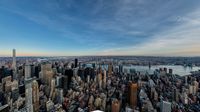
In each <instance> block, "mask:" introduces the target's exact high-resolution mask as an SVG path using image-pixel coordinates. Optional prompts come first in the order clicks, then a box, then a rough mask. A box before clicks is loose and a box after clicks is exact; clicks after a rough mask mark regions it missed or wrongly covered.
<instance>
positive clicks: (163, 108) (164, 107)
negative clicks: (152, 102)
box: [160, 101, 171, 112]
mask: <svg viewBox="0 0 200 112" xmlns="http://www.w3.org/2000/svg"><path fill="white" fill-rule="evenodd" d="M160 112H171V103H170V102H167V101H161V105H160Z"/></svg>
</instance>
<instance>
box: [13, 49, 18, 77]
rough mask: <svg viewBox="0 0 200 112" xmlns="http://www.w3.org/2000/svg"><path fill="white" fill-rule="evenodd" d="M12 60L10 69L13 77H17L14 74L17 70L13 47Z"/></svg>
mask: <svg viewBox="0 0 200 112" xmlns="http://www.w3.org/2000/svg"><path fill="white" fill-rule="evenodd" d="M12 55H13V62H12V69H13V78H14V79H17V76H16V71H17V67H16V50H15V49H13V54H12Z"/></svg>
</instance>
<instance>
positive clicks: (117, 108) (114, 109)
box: [112, 99, 120, 112]
mask: <svg viewBox="0 0 200 112" xmlns="http://www.w3.org/2000/svg"><path fill="white" fill-rule="evenodd" d="M119 111H120V102H119V100H117V99H114V100H113V101H112V112H119Z"/></svg>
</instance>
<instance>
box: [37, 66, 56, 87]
mask: <svg viewBox="0 0 200 112" xmlns="http://www.w3.org/2000/svg"><path fill="white" fill-rule="evenodd" d="M53 76H54V72H53V70H52V65H51V64H50V63H43V64H42V65H41V76H40V77H41V79H42V80H43V82H44V83H45V84H47V85H50V83H51V79H52V77H53Z"/></svg>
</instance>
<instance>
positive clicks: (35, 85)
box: [32, 80, 40, 112]
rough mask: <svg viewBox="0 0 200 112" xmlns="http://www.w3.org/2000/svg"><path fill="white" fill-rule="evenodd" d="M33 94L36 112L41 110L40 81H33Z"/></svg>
mask: <svg viewBox="0 0 200 112" xmlns="http://www.w3.org/2000/svg"><path fill="white" fill-rule="evenodd" d="M32 96H33V109H34V112H38V111H39V106H40V105H39V87H38V82H37V81H36V80H34V81H33V83H32Z"/></svg>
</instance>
